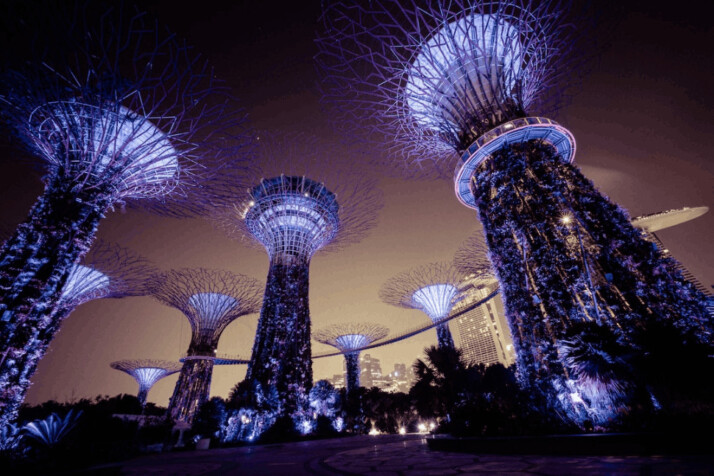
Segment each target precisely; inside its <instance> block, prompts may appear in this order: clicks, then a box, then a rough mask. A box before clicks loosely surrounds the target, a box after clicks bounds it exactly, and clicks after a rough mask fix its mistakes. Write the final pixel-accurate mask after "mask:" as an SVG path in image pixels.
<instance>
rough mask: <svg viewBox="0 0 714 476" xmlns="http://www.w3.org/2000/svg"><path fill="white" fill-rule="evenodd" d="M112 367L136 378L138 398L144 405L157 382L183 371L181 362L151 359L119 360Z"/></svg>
mask: <svg viewBox="0 0 714 476" xmlns="http://www.w3.org/2000/svg"><path fill="white" fill-rule="evenodd" d="M110 366H111V367H112V368H113V369H116V370H121V371H122V372H126V373H127V374H129V375H131V376H132V377H134V379H135V380H136V382H137V383H138V384H139V394H138V398H139V401H140V402H141V404H142V405H144V404H145V403H146V397H147V395H148V393H149V390H151V387H153V386H154V384H155V383H156V382H158V381H159V380H161V379H162V378H164V377H166V376H168V375H171V374H174V373H176V372H178V371H179V370H181V363H180V362H167V361H164V360H151V359H142V360H119V361H117V362H112V363H111V364H110Z"/></svg>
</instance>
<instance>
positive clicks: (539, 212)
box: [318, 0, 714, 424]
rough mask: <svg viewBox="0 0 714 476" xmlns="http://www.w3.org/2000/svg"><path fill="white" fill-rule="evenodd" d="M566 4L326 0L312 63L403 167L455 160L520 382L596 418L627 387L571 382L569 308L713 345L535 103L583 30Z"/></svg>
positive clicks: (689, 295) (552, 100)
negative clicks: (565, 346)
mask: <svg viewBox="0 0 714 476" xmlns="http://www.w3.org/2000/svg"><path fill="white" fill-rule="evenodd" d="M574 5H575V3H574V2H570V1H567V0H566V1H560V0H546V1H535V0H493V1H490V0H481V1H475V2H470V1H466V0H440V1H434V2H428V3H427V4H425V3H424V2H420V1H416V0H407V1H403V0H400V1H397V0H375V1H373V2H369V3H355V2H339V1H338V2H332V3H330V5H329V6H327V7H326V10H325V13H324V15H323V28H322V33H321V36H320V38H319V39H318V48H319V50H320V52H319V54H318V63H319V65H320V68H321V70H322V72H323V81H322V89H323V95H324V100H325V102H326V103H327V104H328V105H330V106H331V107H332V116H333V117H334V118H335V119H336V122H338V123H339V124H340V125H341V127H343V128H344V129H345V130H349V131H350V133H358V132H359V131H361V132H362V133H363V134H364V135H365V136H368V138H367V139H365V140H366V141H367V142H372V141H373V139H374V138H377V139H378V140H383V141H384V143H383V145H382V147H383V148H384V147H385V146H386V148H387V150H388V152H391V153H389V154H388V156H389V157H390V158H391V159H396V161H395V162H396V163H397V166H398V167H400V166H401V168H403V169H404V170H405V171H406V172H407V175H414V174H418V175H419V174H423V172H424V171H429V170H432V171H434V172H435V173H437V174H439V175H441V176H445V175H446V174H447V173H448V172H449V171H450V170H454V166H455V171H454V175H453V177H454V188H455V192H456V196H457V198H458V199H459V201H460V202H461V203H463V204H464V205H466V206H468V207H470V208H474V209H477V211H478V214H479V218H480V220H481V222H482V224H483V228H484V232H485V236H486V241H487V244H488V247H489V250H490V257H491V260H492V262H493V264H494V267H495V271H496V275H497V276H498V278H499V282H500V285H501V292H502V296H503V300H504V304H505V307H506V314H507V318H508V320H509V323H510V326H511V329H512V330H513V332H512V334H513V337H514V346H515V349H516V353H517V363H518V368H519V375H520V377H521V381H522V382H523V383H524V384H525V385H528V386H530V387H531V388H534V389H537V391H538V392H540V393H541V394H542V395H543V396H544V397H545V398H546V400H547V401H550V402H552V403H553V409H554V410H555V411H556V412H558V413H559V414H560V415H562V416H564V418H566V419H569V420H570V421H572V422H576V423H582V422H583V421H585V420H590V421H593V422H595V423H596V424H608V423H609V422H610V421H611V420H612V419H615V418H619V417H621V416H623V415H626V414H627V413H628V411H629V405H630V400H629V397H632V398H635V397H634V394H632V395H628V396H624V397H623V398H617V399H613V398H610V397H611V396H609V395H605V394H598V393H597V392H595V393H592V392H591V393H589V394H588V397H587V398H584V397H583V396H582V395H584V393H583V392H580V391H579V390H578V385H579V383H578V382H577V381H576V380H577V379H576V378H575V377H573V375H575V373H574V371H573V369H571V368H569V363H568V362H567V361H565V360H564V359H563V358H562V355H560V354H559V352H558V342H559V341H560V340H563V339H566V340H568V341H569V342H575V341H576V340H577V339H573V336H572V335H571V334H572V333H574V332H578V329H579V328H580V327H578V326H574V323H579V322H596V323H597V324H596V325H602V326H605V328H606V331H605V333H607V332H610V333H612V334H613V337H612V340H618V339H620V340H626V341H629V342H630V343H631V344H632V345H638V344H637V343H638V342H646V340H647V337H646V336H645V335H646V333H647V330H648V329H650V328H656V326H659V325H664V326H668V327H669V328H671V329H672V330H673V331H674V332H679V333H681V334H682V336H683V337H682V338H683V339H689V338H690V337H685V336H692V335H694V336H695V337H694V338H695V339H696V340H697V341H699V342H700V343H704V344H705V345H711V344H710V343H711V336H712V328H713V327H714V326H713V324H712V319H711V317H710V316H709V315H708V313H707V311H706V306H705V304H704V303H705V301H706V300H705V297H704V296H703V295H702V294H701V293H700V292H698V291H697V290H696V289H695V288H694V287H693V286H692V285H691V284H689V283H687V282H686V280H685V279H684V278H683V277H682V275H681V274H680V273H679V272H678V271H677V269H676V263H675V262H674V261H673V260H671V259H670V258H668V257H666V256H663V255H662V254H661V253H660V252H659V251H658V250H657V249H655V248H653V247H652V246H651V245H650V244H649V243H648V242H647V241H645V240H644V239H643V237H642V236H641V233H640V232H639V231H638V230H636V229H635V228H634V227H633V226H632V225H631V224H630V220H629V217H628V216H627V214H626V212H625V211H624V210H622V209H620V208H619V207H617V206H616V205H615V204H613V203H612V202H610V201H609V200H608V199H607V197H605V196H603V195H602V194H601V193H600V192H599V191H598V190H597V189H596V188H595V186H594V185H593V184H592V182H590V181H589V180H587V179H586V178H585V177H584V176H583V175H582V173H581V172H580V171H579V170H578V169H577V168H576V167H575V166H574V165H573V164H572V163H571V162H572V161H573V158H574V155H575V140H574V138H573V136H572V134H571V133H570V132H569V131H568V130H567V129H565V128H564V127H563V126H561V125H560V124H558V123H557V122H555V121H553V120H552V119H550V118H547V117H543V114H547V113H550V112H552V111H553V110H554V107H553V106H556V105H557V104H558V103H559V101H558V100H557V98H558V97H560V96H562V94H563V92H564V91H566V86H567V85H568V83H571V79H572V78H578V77H579V75H580V74H581V73H582V72H583V68H582V66H583V61H582V60H584V59H586V58H587V54H583V53H584V52H585V53H587V50H588V47H589V45H588V43H590V42H592V39H593V38H596V35H594V34H592V32H591V31H589V29H588V28H584V27H583V23H584V22H583V20H584V21H585V22H589V21H590V20H589V19H588V13H587V12H584V11H582V10H580V9H579V8H576V7H575V6H574ZM380 152H381V151H380ZM457 154H458V156H459V157H460V160H455V157H456V155H457ZM582 342H584V341H582ZM600 342H608V339H606V338H603V339H601V340H600ZM608 387H609V388H615V387H617V388H632V387H631V386H628V385H625V384H622V385H619V384H618V385H609V386H608ZM589 388H593V387H592V386H589ZM601 388H604V387H601ZM613 401H617V402H619V404H621V405H620V406H617V407H616V406H615V405H612V404H611V403H612V402H613Z"/></svg>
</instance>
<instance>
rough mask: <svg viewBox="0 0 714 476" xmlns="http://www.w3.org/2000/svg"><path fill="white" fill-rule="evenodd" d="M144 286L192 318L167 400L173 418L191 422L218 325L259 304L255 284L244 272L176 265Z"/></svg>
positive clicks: (205, 386)
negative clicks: (186, 345)
mask: <svg viewBox="0 0 714 476" xmlns="http://www.w3.org/2000/svg"><path fill="white" fill-rule="evenodd" d="M149 289H150V291H151V293H152V295H153V296H154V297H155V298H156V299H158V300H159V301H161V302H163V303H164V304H166V305H168V306H172V307H175V308H176V309H178V310H180V311H181V312H183V314H184V315H185V316H186V318H187V319H188V321H189V323H190V324H191V344H190V345H189V347H188V352H187V355H186V358H185V359H184V364H183V367H182V368H181V374H180V375H179V378H178V382H176V388H175V390H174V394H173V396H172V397H171V402H170V403H169V415H170V417H171V418H172V419H173V420H174V421H185V422H189V423H190V422H191V421H192V420H193V417H194V414H195V413H196V411H197V410H198V408H199V407H200V406H201V405H202V404H203V403H205V402H206V401H207V400H208V395H209V392H210V390H211V376H212V375H213V365H214V360H215V359H216V348H217V347H218V340H219V339H220V337H221V334H222V333H223V330H224V329H225V328H226V327H227V326H228V324H230V323H231V322H233V321H234V320H236V319H238V318H239V317H241V316H243V315H246V314H252V313H254V312H257V311H258V308H259V307H260V287H259V286H258V283H257V282H256V281H255V280H254V279H252V278H249V277H247V276H243V275H241V274H234V273H231V272H228V271H220V270H211V269H205V268H196V269H178V270H171V271H167V272H165V273H160V274H157V275H155V276H154V277H153V278H152V279H151V281H150V283H149Z"/></svg>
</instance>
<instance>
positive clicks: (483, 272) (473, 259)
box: [454, 233, 515, 367]
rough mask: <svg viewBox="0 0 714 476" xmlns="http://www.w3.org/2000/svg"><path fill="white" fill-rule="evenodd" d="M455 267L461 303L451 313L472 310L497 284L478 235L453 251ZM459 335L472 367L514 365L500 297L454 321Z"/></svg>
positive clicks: (465, 356) (486, 250)
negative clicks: (498, 363)
mask: <svg viewBox="0 0 714 476" xmlns="http://www.w3.org/2000/svg"><path fill="white" fill-rule="evenodd" d="M454 266H456V267H457V268H458V269H459V271H461V273H463V275H464V276H465V277H464V281H463V283H462V294H463V296H464V298H463V300H462V301H461V302H460V303H459V304H457V305H456V307H454V312H458V311H460V310H462V309H465V308H468V307H472V305H473V303H474V302H477V301H480V300H481V299H483V298H485V297H486V296H488V295H489V294H491V293H492V292H493V291H494V289H496V288H498V280H497V279H496V276H495V274H494V272H493V267H492V265H491V261H490V260H489V258H488V247H487V246H486V243H484V240H483V237H482V236H481V234H480V233H477V234H473V235H471V236H470V237H469V238H468V239H467V240H466V241H465V242H464V243H463V244H462V245H461V246H460V247H459V249H458V250H457V251H456V255H455V256H454ZM455 323H456V326H457V328H458V331H459V343H460V346H459V347H460V348H461V352H462V353H463V357H464V359H465V360H467V361H469V362H470V363H472V364H481V363H483V364H486V365H490V364H495V363H497V362H500V363H502V364H503V365H505V366H506V367H508V366H509V365H511V364H513V363H514V361H515V355H514V351H513V340H512V338H511V329H510V326H509V324H508V322H507V320H506V317H505V313H504V312H503V303H502V302H501V297H500V296H498V295H496V296H494V297H493V298H492V299H490V300H489V301H487V302H485V303H483V304H481V305H480V306H477V307H475V308H473V309H471V310H470V311H467V312H465V313H463V314H462V315H460V316H459V317H457V318H456V319H455Z"/></svg>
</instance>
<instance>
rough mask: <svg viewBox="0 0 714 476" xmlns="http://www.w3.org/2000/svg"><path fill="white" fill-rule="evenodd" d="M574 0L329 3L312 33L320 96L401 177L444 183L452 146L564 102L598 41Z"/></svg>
mask: <svg viewBox="0 0 714 476" xmlns="http://www.w3.org/2000/svg"><path fill="white" fill-rule="evenodd" d="M568 3H569V2H557V1H548V2H536V1H532V0H521V1H519V0H512V1H480V2H468V1H465V0H456V1H438V2H430V3H429V4H428V5H424V4H423V2H417V1H414V0H412V1H407V2H403V1H396V0H379V1H376V2H371V3H370V4H369V5H367V4H359V3H353V2H331V3H330V5H328V6H327V7H326V9H325V12H324V14H323V16H322V23H323V27H322V30H321V33H320V36H319V38H318V40H317V45H318V48H319V53H318V56H317V62H318V65H319V68H320V70H321V71H322V74H323V81H322V82H321V87H322V92H323V98H324V102H325V103H326V104H327V106H328V107H329V108H330V112H331V113H332V114H333V115H334V117H335V118H336V119H337V121H336V122H337V123H338V125H339V126H340V127H342V128H344V129H345V131H349V132H350V134H354V133H357V134H360V133H362V134H363V135H364V136H365V140H367V141H372V140H374V139H375V138H378V139H379V141H380V142H379V145H380V146H386V148H387V151H388V152H389V155H390V157H396V158H398V159H401V160H400V163H399V164H395V165H397V166H399V165H402V166H403V169H404V170H403V172H404V173H405V174H407V175H415V174H416V175H426V176H434V175H440V176H442V177H445V178H446V177H448V176H449V175H450V174H451V171H452V170H453V166H454V159H455V154H454V152H455V151H456V152H458V153H463V152H465V151H466V149H467V148H468V147H469V146H470V145H471V144H473V143H474V142H475V141H476V139H477V138H479V137H480V136H482V135H484V134H485V133H486V132H487V131H489V130H492V129H494V128H496V127H497V126H499V125H501V124H504V123H506V122H508V121H511V120H514V119H517V118H524V117H526V115H527V111H539V113H540V114H543V113H550V112H552V111H554V110H556V109H557V108H558V107H559V105H560V104H561V102H562V101H561V98H562V96H563V94H564V93H565V91H566V85H568V84H571V83H573V82H574V81H576V80H577V79H578V78H579V76H580V75H579V73H580V72H581V69H582V68H581V67H582V65H583V62H584V59H586V55H584V54H583V52H584V51H587V46H588V44H589V43H591V42H592V41H593V35H588V34H587V29H584V28H580V29H577V28H575V27H574V24H573V23H572V22H571V21H570V17H571V16H573V15H574V16H577V15H578V13H582V12H576V13H574V14H573V11H572V10H573V9H571V8H569V6H568V5H567V4H568ZM581 23H582V22H581ZM555 86H557V87H555ZM385 139H388V140H385Z"/></svg>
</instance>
